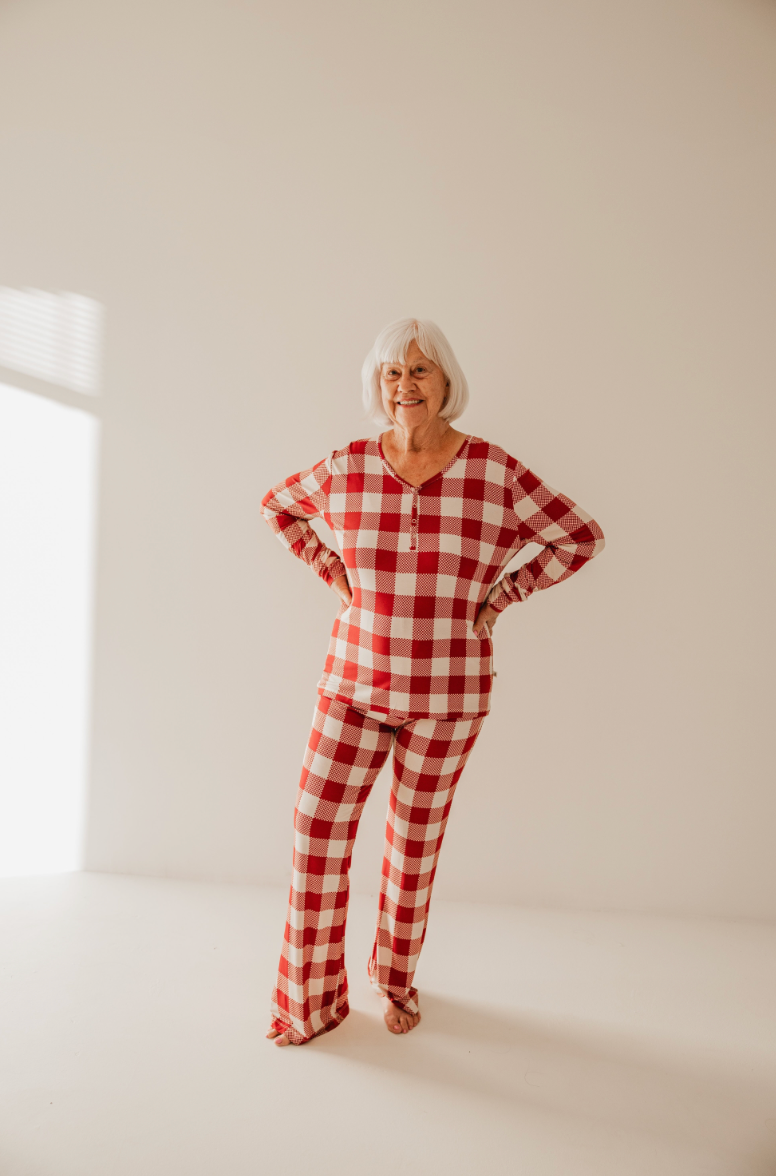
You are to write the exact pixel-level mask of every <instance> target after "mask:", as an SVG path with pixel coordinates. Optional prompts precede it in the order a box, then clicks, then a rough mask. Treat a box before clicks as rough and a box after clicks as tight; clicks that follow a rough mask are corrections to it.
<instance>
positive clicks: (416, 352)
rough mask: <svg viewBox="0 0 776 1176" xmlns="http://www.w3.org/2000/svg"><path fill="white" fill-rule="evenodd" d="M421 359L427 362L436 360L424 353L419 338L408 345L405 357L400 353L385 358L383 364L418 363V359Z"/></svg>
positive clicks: (385, 365)
mask: <svg viewBox="0 0 776 1176" xmlns="http://www.w3.org/2000/svg"><path fill="white" fill-rule="evenodd" d="M421 359H422V360H424V362H425V363H433V362H434V361H433V360H431V359H429V358H428V356H427V355H424V354H423V352H422V351H421V350H420V347H419V346H418V341H417V339H413V340H411V342H410V344H409V346H408V347H407V353H406V355H405V356H404V358H403V359H402V357H401V356H400V355H396V356H394V358H393V359H384V360H383V363H382V366H383V367H390V365H391V364H392V363H417V362H418V360H421Z"/></svg>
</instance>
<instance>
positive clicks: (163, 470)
mask: <svg viewBox="0 0 776 1176" xmlns="http://www.w3.org/2000/svg"><path fill="white" fill-rule="evenodd" d="M0 34H1V35H0V134H1V136H2V139H1V147H2V160H3V164H4V167H3V172H4V177H5V178H4V181H3V185H2V187H0V242H1V244H2V272H1V273H0V282H2V283H4V284H6V285H11V286H36V287H39V288H42V289H68V290H74V291H76V292H82V293H86V294H89V295H91V296H93V297H95V298H97V299H99V300H100V301H101V302H103V303H104V304H105V307H106V349H105V373H104V387H105V394H104V401H103V404H102V407H101V410H100V412H101V418H102V425H103V427H102V437H103V450H102V456H101V471H102V472H101V482H102V485H101V494H102V498H101V504H100V536H99V543H100V549H99V569H98V580H97V593H98V595H97V619H96V633H95V642H96V646H95V647H96V655H95V656H96V661H95V696H96V704H95V713H94V716H93V733H94V734H93V756H92V784H91V796H90V821H89V830H88V853H87V865H88V866H89V867H90V868H93V869H99V870H114V871H128V872H138V873H149V874H166V875H175V876H183V877H200V878H231V879H255V880H266V881H281V880H283V879H285V878H287V877H288V876H289V865H290V831H291V814H292V808H293V800H294V794H295V789H296V784H297V780H298V774H299V766H300V761H301V756H302V753H303V749H304V745H305V741H306V737H307V731H308V728H309V722H310V718H311V715H312V710H313V706H314V703H315V685H316V682H317V679H318V676H319V673H320V669H321V665H322V661H323V658H324V655H325V651H326V646H327V639H328V632H329V628H330V624H331V618H332V616H333V614H334V612H335V611H336V601H335V599H334V597H333V595H329V594H328V593H327V591H326V589H325V588H324V586H323V585H322V584H321V583H319V582H317V581H316V579H315V578H314V577H313V576H312V575H311V574H310V573H309V572H308V571H307V570H306V569H305V568H304V567H303V566H302V565H301V564H299V563H297V562H295V561H294V560H293V559H292V558H290V557H289V556H288V555H287V554H285V553H284V552H283V550H282V549H281V547H280V545H279V544H278V543H276V542H275V541H274V540H273V539H272V537H271V535H270V533H269V531H268V530H267V528H266V527H265V526H264V524H263V523H262V521H261V519H260V515H259V502H260V499H261V496H262V494H263V493H264V491H265V490H266V489H267V488H268V487H269V486H271V485H272V484H273V483H275V482H276V481H278V480H279V479H280V478H281V477H283V476H285V475H287V474H289V473H291V472H293V471H295V470H298V469H301V468H304V467H305V466H307V465H309V464H311V463H312V462H313V461H315V460H317V459H318V458H320V457H322V456H323V455H324V454H325V453H327V452H328V451H330V450H331V449H333V448H335V447H337V446H340V445H342V444H344V443H346V442H347V441H348V440H350V439H352V438H354V437H357V436H364V435H367V434H368V433H369V432H370V429H369V427H368V426H367V425H365V424H364V422H363V421H362V419H361V417H360V407H359V400H358V385H359V381H358V372H359V367H360V364H361V360H362V358H363V355H364V353H365V352H366V350H367V348H368V347H369V345H370V344H371V342H372V339H373V337H374V335H375V333H376V332H377V330H378V329H379V328H380V327H381V326H383V325H384V324H385V323H386V322H387V321H390V320H391V319H393V318H396V317H398V316H400V315H405V314H417V315H420V316H428V317H431V318H434V319H435V320H436V321H438V322H439V323H440V324H441V325H442V327H443V329H444V330H445V331H446V332H447V333H448V335H449V337H450V339H451V341H452V343H453V345H454V346H455V348H456V349H457V351H458V354H459V357H460V359H461V362H462V364H463V366H464V369H465V370H466V372H467V374H468V376H469V379H470V383H471V386H472V389H473V397H472V406H471V409H470V411H469V412H468V413H467V415H466V417H465V418H463V421H462V422H461V427H462V428H464V429H466V430H468V431H470V432H474V433H478V434H480V435H484V436H485V437H488V438H491V439H493V440H494V441H497V442H499V443H500V444H502V445H504V446H505V447H506V448H507V449H508V450H509V451H510V452H512V453H513V454H515V455H516V456H518V457H520V458H521V459H522V460H523V461H526V462H527V463H529V464H530V465H532V466H533V467H534V468H535V469H536V470H537V471H538V472H539V473H540V474H542V475H543V476H544V477H545V478H547V479H548V480H549V481H550V482H551V483H552V484H554V485H556V486H558V487H559V488H560V489H562V490H564V491H565V492H566V493H568V494H570V495H571V496H572V497H573V498H575V499H577V500H578V501H579V502H580V503H581V504H582V505H583V506H585V507H586V508H587V509H588V510H589V511H591V512H592V513H593V514H594V515H595V516H596V518H598V519H599V520H600V522H601V524H602V526H603V528H604V530H605V532H606V536H607V549H606V551H605V552H604V554H603V555H602V556H601V558H600V560H597V561H595V562H594V564H593V565H591V566H590V567H589V568H587V569H585V570H584V571H583V572H582V574H580V575H579V576H578V577H575V578H574V579H573V580H571V581H570V582H569V583H567V584H563V585H561V586H560V587H558V588H557V589H554V590H552V591H550V592H546V593H542V594H541V595H540V596H537V597H535V598H534V599H532V600H531V601H529V602H528V603H527V604H526V605H525V606H515V607H514V608H512V609H510V610H509V611H508V612H507V613H506V614H505V616H504V617H503V618H502V619H501V621H500V622H499V628H498V630H497V639H498V640H497V650H496V657H497V664H498V671H499V676H498V681H497V691H496V698H495V705H494V709H493V713H492V715H491V717H490V718H489V719H488V721H487V724H486V727H485V731H484V734H483V737H482V740H481V742H480V745H479V746H478V748H477V750H476V752H475V754H474V756H473V758H472V760H471V761H470V765H469V768H468V769H467V774H466V776H465V777H464V780H463V783H462V785H461V789H460V791H459V795H458V798H457V799H456V805H455V808H454V810H453V817H452V820H451V825H450V829H449V834H448V843H447V846H446V849H445V852H444V854H443V857H442V862H441V866H440V871H439V876H438V890H437V893H438V894H439V895H443V894H444V895H445V896H447V897H462V896H465V897H472V898H475V899H498V900H504V901H520V902H527V903H536V904H561V905H564V906H596V907H610V908H627V909H651V910H662V911H676V912H690V911H692V912H707V913H715V914H733V915H743V916H754V917H761V916H770V917H772V916H774V915H776V875H775V874H774V870H773V862H772V858H773V848H772V847H773V834H774V816H775V815H776V798H775V794H774V789H773V787H772V780H771V776H772V771H771V765H772V756H771V749H770V739H769V731H768V723H769V719H770V716H771V710H770V708H769V706H768V702H769V698H768V693H769V688H770V678H771V676H772V675H770V674H768V673H767V669H768V667H769V665H770V664H772V663H769V660H768V659H769V657H771V656H772V654H771V648H770V646H771V641H772V635H773V624H772V621H771V616H772V605H771V600H772V584H773V571H772V561H773V552H774V544H773V542H772V536H771V531H772V506H771V504H772V501H773V463H772V459H771V443H772V433H769V425H770V419H769V418H770V413H771V405H772V401H773V368H774V356H773V347H772V322H773V309H774V276H773V275H774V270H773V253H774V243H775V242H774V236H775V234H774V218H773V208H774V206H775V202H776V192H775V191H774V189H775V188H776V163H775V159H776V156H774V127H775V126H776V122H775V117H776V68H775V67H776V12H775V11H774V9H773V7H772V5H769V4H765V3H761V2H756V0H670V2H669V0H662V2H660V0H652V2H645V3H641V4H636V3H627V2H626V3H622V0H582V2H581V3H580V2H579V0H551V2H549V3H544V4H533V3H528V2H527V0H525V2H516V0H515V2H512V0H510V2H507V0H502V2H501V3H494V2H492V0H484V2H480V3H477V4H474V3H465V4H464V3H442V2H441V0H420V2H419V3H418V2H417V0H416V2H414V3H410V2H409V0H390V3H388V2H386V3H371V2H369V3H363V2H361V0H339V2H337V0H334V2H330V3H327V4H319V3H314V2H312V0H305V2H303V3H296V4H294V5H280V4H269V3H261V4H259V3H251V2H247V0H242V2H240V0H230V2H228V3H227V2H224V0H195V2H192V0H186V3H183V0H154V2H153V3H151V2H150V0H135V2H133V3H132V4H129V3H123V4H111V5H105V4H101V3H97V2H96V0H92V2H89V0H70V2H67V3H64V2H60V3H57V4H54V3H44V2H35V0H29V2H28V3H24V4H22V3H18V2H17V3H15V4H7V5H4V6H3V8H2V12H1V13H0ZM387 783H388V782H387V779H383V780H381V781H380V782H379V784H378V786H377V789H376V791H377V792H379V797H375V798H374V799H375V802H376V803H374V804H373V805H371V806H370V807H369V808H368V811H367V815H366V816H365V818H364V824H363V829H362V837H361V838H360V840H359V844H358V846H357V850H356V862H355V868H354V877H355V884H356V885H357V886H359V887H361V888H367V889H375V887H376V882H377V876H378V872H379V858H380V827H381V824H382V817H383V806H384V798H385V793H386V789H387Z"/></svg>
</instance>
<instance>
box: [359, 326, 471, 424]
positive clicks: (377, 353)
mask: <svg viewBox="0 0 776 1176" xmlns="http://www.w3.org/2000/svg"><path fill="white" fill-rule="evenodd" d="M413 339H414V340H415V341H416V342H417V344H418V347H419V348H420V350H421V351H422V352H423V354H424V355H425V356H426V357H427V359H430V360H432V361H433V362H434V363H435V364H436V365H437V366H438V367H440V368H441V369H442V371H443V372H444V373H445V376H446V377H447V379H448V381H449V383H450V387H449V389H448V392H447V403H446V404H445V405H444V407H443V408H442V409H440V412H439V415H440V417H441V418H442V420H444V421H454V420H456V419H457V418H458V417H459V416H461V415H462V414H463V412H464V411H465V409H466V406H467V404H468V403H469V385H468V383H467V382H466V376H465V375H464V374H463V370H462V369H461V365H460V364H459V362H458V360H457V359H456V358H455V352H454V351H453V349H452V347H451V346H450V344H449V343H448V341H447V339H446V338H445V336H444V334H443V333H442V331H441V330H440V329H439V327H438V326H437V325H436V323H432V322H431V321H430V319H415V318H408V319H399V320H398V322H395V323H391V324H390V325H389V326H387V327H384V328H383V329H382V331H381V332H380V334H379V335H378V336H377V338H376V339H375V343H374V347H373V348H372V350H371V351H370V352H369V354H368V355H367V357H366V359H365V360H364V366H363V367H362V369H361V379H362V381H363V386H364V391H363V398H364V408H365V409H366V414H367V416H368V417H369V418H370V419H371V420H373V421H375V422H376V423H377V424H379V425H390V424H392V423H393V422H392V421H391V419H390V417H388V416H386V413H385V410H384V409H383V398H382V394H381V392H380V372H381V369H382V365H383V364H384V363H404V362H405V360H406V358H407V352H408V351H409V348H410V344H411V343H412V341H413Z"/></svg>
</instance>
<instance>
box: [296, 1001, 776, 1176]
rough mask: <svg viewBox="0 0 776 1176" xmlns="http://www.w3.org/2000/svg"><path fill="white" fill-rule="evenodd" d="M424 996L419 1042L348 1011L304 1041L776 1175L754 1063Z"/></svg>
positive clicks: (771, 1111)
mask: <svg viewBox="0 0 776 1176" xmlns="http://www.w3.org/2000/svg"><path fill="white" fill-rule="evenodd" d="M421 1000H422V1006H421V1013H422V1017H423V1026H424V1032H423V1036H422V1038H421V1037H420V1036H418V1037H417V1038H413V1035H412V1034H409V1035H407V1036H406V1037H404V1038H402V1039H401V1041H398V1042H397V1041H395V1040H391V1039H390V1038H389V1037H388V1034H387V1032H386V1030H385V1027H384V1025H383V1022H382V1020H380V1021H379V1022H378V1021H377V1020H376V1019H375V1018H373V1017H370V1016H368V1015H365V1014H364V1013H362V1012H359V1011H358V1010H355V1011H353V1010H352V1011H351V1014H350V1016H349V1017H348V1018H347V1019H346V1021H345V1022H344V1023H343V1025H342V1026H341V1027H340V1029H339V1030H338V1031H337V1033H331V1034H326V1035H325V1036H324V1037H322V1038H320V1039H318V1040H317V1041H315V1042H314V1043H313V1044H312V1045H311V1046H309V1047H303V1048H311V1049H315V1050H316V1051H323V1052H325V1053H327V1054H329V1055H332V1056H338V1055H339V1056H341V1057H342V1058H343V1059H347V1061H348V1062H349V1063H350V1064H355V1065H359V1064H360V1065H363V1066H370V1067H375V1068H380V1069H383V1070H389V1071H394V1072H395V1073H397V1074H402V1075H406V1077H407V1078H408V1079H411V1080H414V1081H417V1080H420V1081H422V1082H429V1083H434V1084H436V1085H442V1086H445V1085H447V1086H450V1087H453V1088H455V1089H456V1090H458V1091H459V1092H461V1093H464V1094H468V1095H475V1096H479V1097H481V1098H483V1099H485V1100H488V1101H490V1102H491V1103H492V1102H493V1100H498V1101H499V1102H501V1103H502V1105H503V1104H506V1106H507V1107H510V1106H511V1107H512V1108H513V1109H514V1110H515V1111H517V1110H518V1109H519V1108H525V1109H530V1110H533V1111H534V1112H537V1111H538V1112H541V1113H544V1114H546V1115H551V1116H555V1117H557V1118H558V1119H559V1120H562V1121H563V1133H564V1138H565V1139H566V1140H567V1142H579V1143H583V1142H584V1141H585V1139H586V1137H587V1136H588V1134H589V1133H591V1132H593V1133H594V1132H596V1131H599V1132H600V1131H605V1132H607V1133H609V1134H611V1133H612V1132H614V1131H616V1132H618V1133H621V1132H626V1133H629V1134H631V1135H635V1136H639V1135H640V1136H644V1137H648V1138H653V1139H655V1140H661V1141H663V1142H664V1143H666V1144H669V1145H671V1146H673V1147H679V1148H681V1147H686V1148H692V1149H693V1150H695V1151H697V1150H703V1151H707V1152H709V1153H712V1154H715V1155H717V1156H718V1157H719V1158H720V1159H721V1158H723V1157H725V1158H727V1159H729V1160H730V1161H731V1162H735V1163H737V1164H742V1163H745V1164H746V1168H745V1171H746V1172H747V1173H748V1174H751V1176H772V1174H773V1172H774V1171H776V1103H774V1092H773V1089H772V1084H770V1083H769V1082H768V1080H767V1078H766V1076H765V1075H763V1076H762V1077H761V1078H758V1077H757V1076H756V1074H755V1073H754V1072H753V1068H752V1066H751V1064H746V1065H745V1064H744V1063H741V1066H740V1069H739V1070H736V1067H735V1065H731V1063H730V1061H729V1059H725V1061H724V1063H723V1061H722V1060H721V1059H719V1058H718V1059H716V1060H715V1059H714V1058H712V1057H702V1056H700V1055H699V1054H697V1053H692V1052H691V1051H690V1050H688V1051H686V1052H684V1053H682V1052H681V1050H680V1047H679V1046H677V1045H676V1044H672V1045H669V1044H668V1043H665V1044H663V1043H658V1042H653V1043H650V1042H648V1041H645V1040H643V1039H642V1040H638V1039H637V1038H635V1037H628V1036H626V1035H625V1034H619V1033H614V1032H612V1030H611V1029H609V1028H604V1027H598V1026H595V1025H593V1024H591V1023H581V1022H572V1021H570V1020H569V1021H563V1022H561V1021H554V1022H551V1021H548V1020H547V1019H546V1018H542V1019H541V1020H539V1019H538V1018H529V1017H516V1016H515V1015H514V1014H513V1013H509V1012H507V1011H504V1010H501V1009H497V1008H495V1007H493V1006H491V1007H482V1006H479V1005H474V1004H469V1003H466V1002H462V1001H459V1000H451V999H450V998H449V997H439V996H434V995H433V994H431V995H428V994H427V993H425V992H424V994H423V995H422V997H421ZM462 1040H463V1041H464V1043H469V1044H470V1049H469V1051H468V1055H467V1056H468V1062H467V1063H464V1064H462V1062H461V1057H462V1054H461V1041H462ZM753 1140H754V1141H757V1142H755V1143H754V1144H753ZM743 1170H744V1169H742V1168H741V1167H736V1168H735V1171H737V1172H741V1171H743ZM731 1171H733V1169H732V1168H731Z"/></svg>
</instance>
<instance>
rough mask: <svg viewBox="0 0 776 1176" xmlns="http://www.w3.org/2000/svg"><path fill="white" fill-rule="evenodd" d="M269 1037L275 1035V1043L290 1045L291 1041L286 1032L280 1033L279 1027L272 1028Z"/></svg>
mask: <svg viewBox="0 0 776 1176" xmlns="http://www.w3.org/2000/svg"><path fill="white" fill-rule="evenodd" d="M267 1037H274V1039H275V1045H290V1044H291V1042H290V1041H289V1040H288V1038H287V1037H286V1035H285V1033H279V1032H278V1030H277V1029H270V1031H269V1033H268V1034H267Z"/></svg>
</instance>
